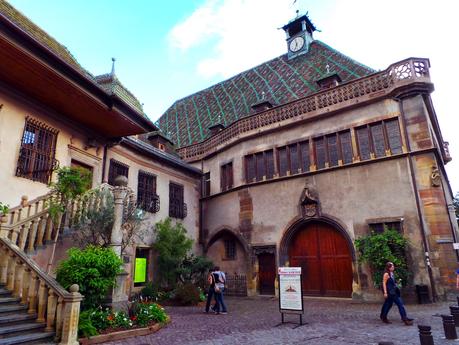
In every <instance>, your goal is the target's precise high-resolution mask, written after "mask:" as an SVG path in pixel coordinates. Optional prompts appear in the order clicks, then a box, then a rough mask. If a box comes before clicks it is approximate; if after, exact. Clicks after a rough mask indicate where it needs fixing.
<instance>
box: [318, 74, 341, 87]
mask: <svg viewBox="0 0 459 345" xmlns="http://www.w3.org/2000/svg"><path fill="white" fill-rule="evenodd" d="M339 83H341V78H340V77H339V75H338V74H336V73H327V74H326V75H325V76H324V77H322V78H321V79H319V80H317V84H318V85H319V87H320V88H321V89H330V88H332V87H335V86H338V85H339Z"/></svg>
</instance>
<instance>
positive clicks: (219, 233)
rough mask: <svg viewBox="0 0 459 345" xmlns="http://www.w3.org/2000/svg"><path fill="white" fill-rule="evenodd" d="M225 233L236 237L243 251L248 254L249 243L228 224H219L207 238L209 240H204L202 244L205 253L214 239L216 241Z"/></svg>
mask: <svg viewBox="0 0 459 345" xmlns="http://www.w3.org/2000/svg"><path fill="white" fill-rule="evenodd" d="M225 235H229V236H232V237H234V238H236V239H237V241H238V242H239V244H240V245H241V246H242V248H243V249H244V252H245V254H246V255H249V252H250V250H249V245H248V244H247V242H246V240H245V239H244V237H242V235H241V234H240V233H239V232H238V231H235V230H234V229H232V228H231V227H230V226H221V227H219V228H218V230H217V231H215V233H214V234H213V235H212V236H211V237H210V238H209V240H208V241H207V242H206V244H205V245H204V253H207V251H208V250H209V248H210V247H211V246H212V244H214V243H215V242H216V241H218V240H219V239H220V238H222V237H224V236H225Z"/></svg>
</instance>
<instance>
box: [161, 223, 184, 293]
mask: <svg viewBox="0 0 459 345" xmlns="http://www.w3.org/2000/svg"><path fill="white" fill-rule="evenodd" d="M155 232H156V241H155V243H154V248H155V249H156V250H157V252H158V271H159V278H160V279H161V282H162V284H163V286H166V287H168V288H173V287H175V285H176V284H177V281H178V280H179V277H180V273H181V265H182V262H183V260H184V259H185V257H186V256H187V253H188V252H189V251H190V250H191V247H192V245H193V240H191V239H190V238H188V237H187V233H186V229H185V228H184V227H183V225H182V224H181V223H177V224H175V225H172V221H171V219H170V218H166V219H165V220H164V221H161V222H158V223H156V227H155Z"/></svg>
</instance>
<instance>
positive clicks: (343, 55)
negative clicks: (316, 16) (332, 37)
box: [314, 40, 377, 73]
mask: <svg viewBox="0 0 459 345" xmlns="http://www.w3.org/2000/svg"><path fill="white" fill-rule="evenodd" d="M314 42H316V43H318V44H320V45H322V46H323V47H324V48H327V49H329V50H331V51H333V52H334V53H336V54H339V55H341V56H342V57H343V58H345V59H346V60H348V61H349V62H352V63H353V64H356V65H359V66H360V67H363V68H366V69H368V70H370V71H373V73H376V72H377V70H375V69H374V68H372V67H369V66H367V65H365V64H363V63H361V62H359V61H357V60H354V59H353V58H351V57H350V56H348V55H346V54H343V53H342V52H340V51H339V50H336V49H335V48H333V47H331V46H329V45H328V44H327V43H325V42H322V41H320V40H314Z"/></svg>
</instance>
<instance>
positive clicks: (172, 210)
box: [169, 182, 187, 219]
mask: <svg viewBox="0 0 459 345" xmlns="http://www.w3.org/2000/svg"><path fill="white" fill-rule="evenodd" d="M186 216H187V206H186V204H185V203H184V202H183V186H182V185H179V184H175V183H172V182H171V183H170V184H169V217H172V218H180V219H183V218H185V217H186Z"/></svg>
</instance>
